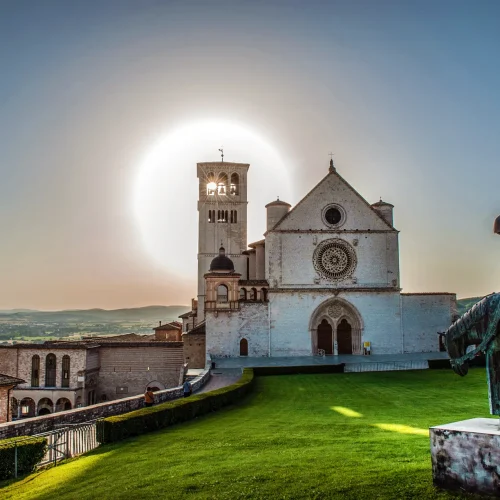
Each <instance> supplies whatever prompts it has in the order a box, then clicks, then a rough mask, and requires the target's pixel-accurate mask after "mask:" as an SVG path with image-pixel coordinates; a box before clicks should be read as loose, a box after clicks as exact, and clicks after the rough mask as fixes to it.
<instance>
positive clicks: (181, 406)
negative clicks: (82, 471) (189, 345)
mask: <svg viewBox="0 0 500 500" xmlns="http://www.w3.org/2000/svg"><path fill="white" fill-rule="evenodd" d="M253 383H254V377H253V370H252V369H251V368H245V369H244V370H243V375H242V376H241V378H240V380H238V382H236V383H235V384H232V385H230V386H227V387H223V388H221V389H216V390H215V391H210V392H206V393H203V394H196V395H194V396H189V398H185V399H177V400H175V401H168V402H166V403H162V404H159V405H157V406H152V407H150V408H142V409H140V410H135V411H132V412H129V413H124V414H122V415H117V416H114V417H108V418H105V419H103V420H99V421H97V441H98V442H99V443H100V444H106V443H113V442H115V441H121V440H122V439H126V438H129V437H132V436H138V435H140V434H145V433H147V432H152V431H156V430H158V429H163V428H164V427H168V426H169V425H174V424H178V423H181V422H186V421H187V420H191V419H193V418H196V417H199V416H201V415H205V414H207V413H209V412H212V411H216V410H219V409H220V408H223V407H224V406H228V405H230V404H232V403H235V402H237V401H238V400H239V399H241V398H242V397H243V396H245V395H246V394H248V393H249V392H250V391H251V390H252V388H253Z"/></svg>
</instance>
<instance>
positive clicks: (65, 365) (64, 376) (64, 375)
mask: <svg viewBox="0 0 500 500" xmlns="http://www.w3.org/2000/svg"><path fill="white" fill-rule="evenodd" d="M69 366H70V359H69V356H68V355H67V354H66V355H65V356H63V359H62V372H61V387H69Z"/></svg>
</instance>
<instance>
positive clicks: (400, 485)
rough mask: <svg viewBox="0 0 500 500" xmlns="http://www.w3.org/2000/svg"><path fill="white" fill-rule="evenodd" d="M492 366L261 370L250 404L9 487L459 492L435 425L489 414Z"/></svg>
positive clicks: (346, 494)
mask: <svg viewBox="0 0 500 500" xmlns="http://www.w3.org/2000/svg"><path fill="white" fill-rule="evenodd" d="M487 401H488V397H487V386H486V375H485V371H484V369H476V370H471V372H470V373H469V375H467V377H465V378H460V377H458V376H457V375H455V374H454V373H452V372H451V371H449V370H436V371H431V370H427V371H414V372H386V373H360V374H325V375H289V376H273V377H261V378H258V379H257V384H256V389H255V392H254V394H253V395H251V396H249V397H248V398H247V399H246V400H245V401H244V402H243V403H242V404H240V405H238V406H235V407H231V408H228V409H226V410H223V411H220V412H218V413H214V414H211V415H209V416H207V417H203V418H200V419H197V420H195V421H192V422H189V423H185V424H182V425H178V426H176V427H171V428H169V429H166V430H164V431H161V432H157V433H153V434H148V435H144V436H141V437H139V438H135V439H130V440H128V441H124V442H122V443H120V444H115V445H109V446H106V447H103V448H101V449H98V450H95V451H94V452H92V453H90V454H88V455H86V456H84V457H81V458H78V459H75V460H73V461H69V462H67V463H66V464H64V465H60V466H58V467H56V468H53V469H49V470H46V471H42V472H39V473H36V474H33V475H31V476H29V477H28V478H25V479H24V480H20V481H18V482H16V483H11V484H10V485H7V486H5V487H4V489H3V490H1V491H0V497H2V498H4V499H8V498H16V499H22V498H38V499H47V500H48V499H51V500H52V499H58V498H61V499H62V498H64V499H68V498H70V499H72V498H74V499H82V500H83V499H95V498H98V499H102V500H107V499H114V498H121V499H128V498H131V499H133V498H144V499H146V498H173V499H175V498H220V499H238V498H262V499H275V498H276V499H280V498H297V499H298V498H315V499H323V498H325V499H326V498H346V499H356V500H358V499H376V498H381V499H389V498H393V499H410V498H412V499H419V500H420V499H427V498H456V497H454V496H452V495H450V494H448V493H445V492H441V491H438V490H435V489H434V488H433V486H432V478H431V465H430V454H429V437H428V427H429V426H432V425H437V424H444V423H449V422H453V421H456V420H463V419H466V418H472V417H487V416H489V412H488V403H487Z"/></svg>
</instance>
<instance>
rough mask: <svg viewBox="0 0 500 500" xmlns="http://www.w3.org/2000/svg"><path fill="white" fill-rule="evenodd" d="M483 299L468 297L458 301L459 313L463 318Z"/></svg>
mask: <svg viewBox="0 0 500 500" xmlns="http://www.w3.org/2000/svg"><path fill="white" fill-rule="evenodd" d="M482 298H483V297H468V298H465V299H457V313H458V314H459V315H460V316H462V314H464V313H465V312H467V311H468V310H469V309H470V308H471V307H472V306H473V305H474V304H475V303H476V302H479V301H480V300H481V299H482Z"/></svg>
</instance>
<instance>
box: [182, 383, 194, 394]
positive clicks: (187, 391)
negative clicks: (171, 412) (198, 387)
mask: <svg viewBox="0 0 500 500" xmlns="http://www.w3.org/2000/svg"><path fill="white" fill-rule="evenodd" d="M192 392H193V389H192V387H191V382H188V381H187V380H186V381H185V382H184V397H185V398H187V397H188V396H191V394H192Z"/></svg>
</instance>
